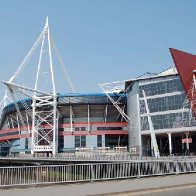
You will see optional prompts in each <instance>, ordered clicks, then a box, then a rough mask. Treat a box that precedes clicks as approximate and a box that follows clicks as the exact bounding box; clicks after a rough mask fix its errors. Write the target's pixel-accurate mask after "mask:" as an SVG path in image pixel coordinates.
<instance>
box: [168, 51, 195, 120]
mask: <svg viewBox="0 0 196 196" xmlns="http://www.w3.org/2000/svg"><path fill="white" fill-rule="evenodd" d="M170 52H171V55H172V58H173V60H174V63H175V65H176V68H177V70H178V73H179V75H180V78H181V81H182V84H183V86H184V90H185V92H186V95H187V97H188V99H189V101H190V102H191V101H193V99H195V98H196V91H195V90H194V91H193V93H191V89H192V84H193V70H196V55H193V54H189V53H187V52H183V51H180V50H177V49H173V48H170ZM192 110H193V111H196V105H193V106H192ZM193 113H194V115H195V117H196V114H195V112H193Z"/></svg>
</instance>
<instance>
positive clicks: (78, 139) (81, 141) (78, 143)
mask: <svg viewBox="0 0 196 196" xmlns="http://www.w3.org/2000/svg"><path fill="white" fill-rule="evenodd" d="M80 147H86V136H85V135H82V136H75V148H80Z"/></svg>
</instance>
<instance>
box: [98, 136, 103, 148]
mask: <svg viewBox="0 0 196 196" xmlns="http://www.w3.org/2000/svg"><path fill="white" fill-rule="evenodd" d="M97 147H102V135H98V136H97Z"/></svg>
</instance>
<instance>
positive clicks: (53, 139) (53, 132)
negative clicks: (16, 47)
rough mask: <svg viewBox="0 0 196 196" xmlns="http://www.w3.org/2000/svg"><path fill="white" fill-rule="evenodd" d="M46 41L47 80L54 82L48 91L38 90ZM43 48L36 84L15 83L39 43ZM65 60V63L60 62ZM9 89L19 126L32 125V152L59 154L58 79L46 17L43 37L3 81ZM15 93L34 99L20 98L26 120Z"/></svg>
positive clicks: (41, 36)
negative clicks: (25, 99)
mask: <svg viewBox="0 0 196 196" xmlns="http://www.w3.org/2000/svg"><path fill="white" fill-rule="evenodd" d="M45 42H47V43H48V45H47V47H48V51H47V52H48V58H49V61H48V64H49V65H48V70H49V73H50V78H49V80H48V82H49V81H51V84H52V85H51V88H52V89H48V92H50V93H47V92H43V91H41V90H39V89H40V88H39V85H40V77H41V73H40V72H41V71H40V70H41V66H43V65H42V63H43V62H42V55H43V53H44V52H45V51H44V46H45ZM39 45H40V46H41V48H40V55H39V61H38V66H37V74H36V82H35V87H34V89H33V88H27V87H24V86H22V85H18V84H16V83H15V82H14V81H15V79H16V78H17V77H18V75H19V74H20V72H21V71H22V70H23V68H24V66H26V65H27V64H28V62H29V60H30V59H31V57H32V55H33V53H34V51H35V49H36V48H37V47H38V46H39ZM61 63H62V62H61ZM2 82H3V83H4V84H5V85H6V86H7V88H8V90H9V93H10V95H11V97H12V100H13V101H14V103H15V107H16V111H17V113H18V118H19V122H20V127H23V129H25V127H28V129H29V128H30V135H31V154H35V153H37V152H51V153H52V155H53V156H55V154H56V153H57V149H58V123H57V122H58V111H57V94H56V89H55V81H54V71H53V61H52V54H51V39H50V30H49V25H48V18H47V19H46V24H45V26H44V29H43V31H42V32H41V34H40V36H39V37H38V39H37V40H36V42H35V43H34V44H33V46H32V48H31V49H30V51H29V52H28V54H27V55H26V57H25V58H24V60H23V61H22V63H21V65H20V66H19V68H18V69H17V71H16V72H15V74H14V75H13V76H12V77H11V78H10V80H9V81H8V82H5V81H2ZM16 96H20V97H21V96H25V97H28V98H31V99H32V105H31V106H30V107H29V106H28V105H27V104H26V102H25V101H23V100H22V99H19V100H20V104H22V105H23V107H24V109H25V111H26V114H27V115H26V118H27V120H24V115H22V113H21V111H20V106H19V104H18V101H17V100H18V99H16ZM29 116H30V117H31V121H32V125H31V126H30V125H29V124H28V126H26V124H27V123H29V120H28V117H29Z"/></svg>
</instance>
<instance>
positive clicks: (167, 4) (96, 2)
mask: <svg viewBox="0 0 196 196" xmlns="http://www.w3.org/2000/svg"><path fill="white" fill-rule="evenodd" d="M47 15H48V17H49V24H50V28H51V31H52V35H53V37H54V39H55V43H56V46H57V47H58V50H59V52H60V54H61V56H62V58H63V60H64V63H65V64H66V65H67V69H68V71H69V75H70V77H71V79H72V81H73V83H74V86H75V87H76V89H77V91H78V92H100V91H101V89H100V88H99V86H98V84H99V83H105V82H112V81H119V80H126V79H131V78H135V77H137V76H139V75H142V74H143V73H145V72H152V73H159V72H161V71H162V70H165V69H167V68H169V67H171V66H172V65H173V61H172V58H171V55H170V53H169V50H168V49H169V47H174V48H177V49H181V50H184V51H187V52H190V53H196V1H195V0H0V68H1V73H0V79H1V80H8V79H9V78H10V77H11V76H12V75H13V74H14V72H15V71H16V69H17V67H18V66H19V65H20V63H21V61H22V60H23V58H24V57H25V55H26V54H27V52H28V50H29V49H30V48H31V46H32V44H33V43H34V41H35V40H36V39H37V37H38V35H39V34H40V32H41V31H42V28H43V26H44V23H45V18H46V16H47ZM62 82H64V81H62ZM57 86H61V82H58V83H57ZM0 89H1V92H0V95H1V96H2V95H3V93H2V92H4V89H5V88H4V86H3V84H1V86H0ZM62 91H64V89H62ZM65 91H66V90H65Z"/></svg>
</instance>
